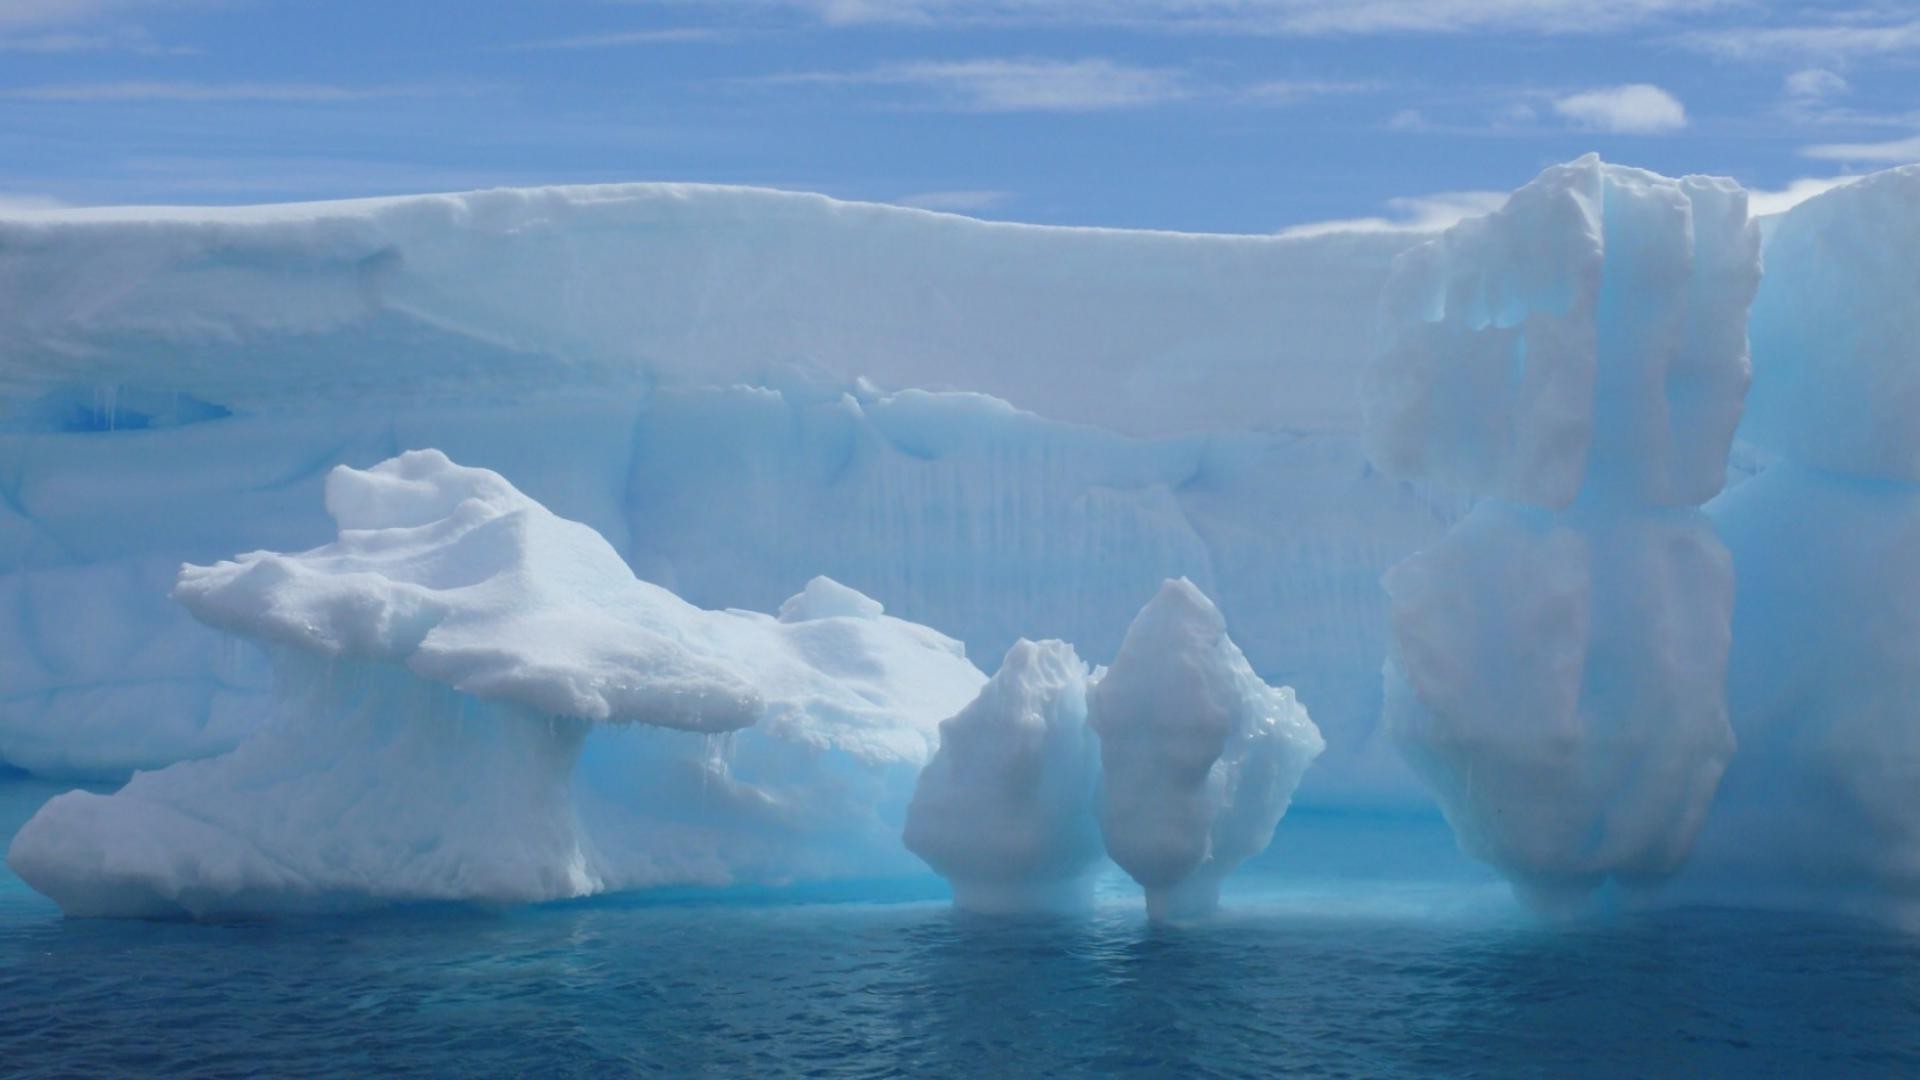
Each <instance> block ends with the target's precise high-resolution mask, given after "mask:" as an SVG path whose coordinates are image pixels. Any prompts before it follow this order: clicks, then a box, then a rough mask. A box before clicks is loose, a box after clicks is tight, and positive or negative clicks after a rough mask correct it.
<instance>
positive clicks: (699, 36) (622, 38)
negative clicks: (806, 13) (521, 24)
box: [506, 26, 733, 52]
mask: <svg viewBox="0 0 1920 1080" xmlns="http://www.w3.org/2000/svg"><path fill="white" fill-rule="evenodd" d="M732 37H733V35H732V34H730V33H728V32H726V31H724V30H720V29H717V28H714V27H707V26H674V27H667V28H664V29H656V30H621V31H615V32H612V33H606V34H581V35H578V36H575V37H560V38H544V39H542V40H539V41H522V42H519V43H517V44H513V45H509V46H506V48H507V49H509V50H512V51H518V52H538V51H545V50H552V49H560V50H568V49H625V48H634V47H639V46H647V45H684V44H707V43H714V42H721V41H728V40H731V39H732Z"/></svg>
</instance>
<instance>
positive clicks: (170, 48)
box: [0, 26, 199, 56]
mask: <svg viewBox="0 0 1920 1080" xmlns="http://www.w3.org/2000/svg"><path fill="white" fill-rule="evenodd" d="M198 51H199V50H197V49H191V48H188V47H186V46H183V45H167V44H163V43H161V42H158V41H155V40H154V39H153V38H152V37H150V36H148V34H147V33H146V31H144V30H141V29H140V28H139V27H132V26H128V27H114V28H112V29H109V30H105V31H102V32H98V33H94V32H86V33H78V32H65V33H40V34H24V35H22V34H11V35H7V34H0V53H42V54H57V53H97V52H120V53H133V54H135V55H139V56H191V55H194V54H195V53H197V52H198Z"/></svg>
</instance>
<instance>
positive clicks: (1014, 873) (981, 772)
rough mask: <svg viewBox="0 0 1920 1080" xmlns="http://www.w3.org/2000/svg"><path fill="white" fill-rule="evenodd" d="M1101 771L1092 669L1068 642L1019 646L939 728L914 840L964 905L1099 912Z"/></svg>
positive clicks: (913, 813) (913, 807)
mask: <svg viewBox="0 0 1920 1080" xmlns="http://www.w3.org/2000/svg"><path fill="white" fill-rule="evenodd" d="M1099 777H1100V751H1099V746H1098V744H1097V742H1096V741H1095V739H1094V736H1093V732H1092V731H1091V730H1090V729H1089V728H1088V727H1087V667H1086V664H1085V663H1083V662H1082V661H1081V659H1080V657H1079V656H1078V655H1076V654H1075V653H1074V651H1073V646H1071V645H1068V644H1067V643H1065V642H1063V641H1041V642H1033V641H1024V640H1023V641H1018V642H1015V643H1014V646H1013V648H1011V649H1009V650H1007V656H1006V659H1005V660H1003V661H1002V662H1001V664H1000V670H999V671H998V672H996V673H995V674H994V676H993V678H992V679H991V680H989V681H988V682H987V685H986V686H984V687H982V688H981V690H980V696H979V697H977V698H975V699H974V700H973V702H972V703H971V704H969V705H968V706H967V707H966V708H964V709H962V710H960V712H959V713H957V714H956V715H954V716H953V717H952V718H951V719H948V720H945V721H943V722H942V723H941V724H940V749H939V751H938V752H937V753H935V754H934V756H933V760H932V761H929V762H928V763H927V767H926V769H925V770H924V771H922V772H921V774H920V781H919V786H918V787H917V788H916V789H915V790H914V793H913V802H912V803H911V804H910V805H909V806H908V807H907V828H906V834H905V839H906V844H907V847H908V848H909V849H910V850H911V851H913V853H914V854H916V855H918V856H920V857H921V858H923V859H925V860H926V861H927V863H928V865H930V866H932V867H933V868H934V870H936V871H938V872H939V873H940V875H941V876H942V877H945V878H946V879H947V880H948V881H949V882H951V883H952V885H953V899H954V904H955V906H957V907H960V908H964V909H967V910H970V911H978V912H987V913H1005V912H1022V911H1071V910H1078V909H1085V908H1088V907H1091V906H1092V904H1093V874H1094V872H1095V870H1096V869H1097V868H1098V866H1099V864H1100V861H1101V855H1102V850H1101V846H1100V830H1099V825H1098V824H1097V822H1096V821H1095V818H1094V790H1095V787H1096V786H1097V784H1098V783H1099Z"/></svg>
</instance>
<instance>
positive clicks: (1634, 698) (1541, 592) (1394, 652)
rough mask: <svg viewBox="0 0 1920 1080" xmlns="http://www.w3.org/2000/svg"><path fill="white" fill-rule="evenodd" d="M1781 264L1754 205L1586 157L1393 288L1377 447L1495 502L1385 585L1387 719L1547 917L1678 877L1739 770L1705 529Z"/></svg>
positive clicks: (1719, 573)
mask: <svg viewBox="0 0 1920 1080" xmlns="http://www.w3.org/2000/svg"><path fill="white" fill-rule="evenodd" d="M1759 257H1760V241H1759V231H1758V229H1757V228H1756V227H1755V225H1754V224H1753V223H1752V222H1751V221H1750V220H1749V218H1748V215H1747V208H1746V194H1745V192H1743V191H1741V190H1740V189H1739V188H1738V187H1737V186H1735V185H1733V184H1732V183H1731V182H1728V181H1717V180H1707V179H1702V178H1687V179H1684V180H1669V179H1667V178H1665V177H1660V176H1656V175H1654V174H1652V173H1648V172H1643V171H1641V170H1637V169H1626V168H1621V167H1619V166H1613V165H1606V164H1603V163H1602V162H1601V161H1600V160H1599V158H1597V157H1593V156H1588V157H1585V158H1582V159H1580V160H1579V161H1576V162H1573V163H1571V164H1568V165H1562V166H1556V167H1554V168H1551V169H1548V170H1546V171H1545V172H1544V173H1542V174H1541V176H1540V178H1539V179H1537V180H1535V181H1534V182H1533V183H1531V184H1529V185H1527V186H1526V187H1525V188H1522V189H1521V190H1520V191H1519V192H1517V193H1515V195H1514V196H1513V198H1512V199H1511V200H1510V201H1509V202H1508V204H1507V205H1506V206H1505V207H1503V208H1502V209H1500V210H1498V211H1495V212H1494V213H1492V214H1489V215H1487V216H1486V217H1484V218H1479V219H1473V220H1469V221H1466V222H1462V223H1461V224H1460V225H1458V226H1455V227H1454V228H1453V229H1450V230H1449V231H1448V232H1447V233H1446V234H1444V235H1443V236H1442V237H1441V238H1439V239H1437V240H1434V241H1432V242H1429V243H1428V244H1425V245H1422V246H1421V247H1420V248H1417V249H1415V250H1414V251H1412V252H1410V253H1408V255H1407V256H1406V257H1405V258H1404V259H1403V260H1402V262H1401V265H1400V267H1399V269H1398V270H1397V271H1396V273H1395V276H1394V278H1393V281H1392V282H1391V283H1390V284H1389V285H1388V288H1387V296H1388V301H1387V303H1386V305H1385V313H1386V320H1387V329H1386V334H1385V342H1384V344H1383V347H1382V351H1381V354H1380V356H1379V357H1378V359H1377V361H1376V363H1375V365H1374V367H1373V368H1372V370H1371V371H1370V373H1369V376H1368V386H1369V390H1370V398H1369V402H1368V411H1367V420H1368V429H1367V435H1368V445H1369V447H1370V448H1372V450H1373V452H1374V453H1375V455H1376V460H1378V461H1379V463H1380V464H1381V465H1382V467H1383V468H1387V469H1389V470H1391V471H1395V472H1398V473H1400V474H1402V475H1406V476H1409V477H1428V478H1432V479H1435V480H1438V481H1442V482H1447V483H1453V484H1457V485H1460V486H1462V487H1464V488H1466V489H1468V490H1471V491H1474V492H1476V493H1479V494H1482V495H1485V496H1488V498H1487V500H1486V501H1484V502H1482V503H1480V505H1479V506H1477V507H1476V508H1475V509H1474V511H1473V512H1472V514H1471V515H1469V516H1468V517H1467V518H1466V520H1465V521H1463V522H1461V523H1460V524H1459V525H1457V526H1456V527H1455V528H1454V530H1453V531H1452V532H1451V533H1449V534H1448V535H1447V537H1446V538H1445V539H1444V540H1441V541H1440V542H1438V543H1437V544H1434V545H1432V546H1430V547H1428V548H1426V549H1424V550H1422V551H1421V552H1419V553H1418V554H1416V555H1414V556H1412V557H1411V558H1409V559H1408V560H1406V561H1405V562H1402V563H1401V564H1399V565H1398V566H1396V567H1394V568H1393V570H1391V571H1389V572H1388V574H1387V576H1386V579H1385V584H1386V588H1387V592H1388V594H1389V596H1390V598H1391V618H1392V620H1393V622H1392V637H1391V641H1392V644H1391V648H1390V652H1389V660H1388V664H1387V669H1386V683H1387V697H1386V709H1385V723H1386V726H1387V728H1388V729H1389V730H1390V731H1391V732H1392V733H1393V735H1394V737H1395V739H1396V741H1397V742H1398V743H1399V744H1400V745H1401V746H1402V748H1403V749H1404V751H1405V752H1406V754H1407V757H1408V759H1409V760H1410V761H1411V762H1412V763H1413V764H1414V765H1415V767H1416V769H1417V770H1418V771H1419V772H1420V773H1421V774H1422V775H1423V776H1424V777H1425V778H1426V780H1427V782H1428V784H1429V786H1430V787H1431V788H1432V790H1433V792H1434V794H1435V796H1436V797H1437V798H1438V800H1439V802H1440V805H1441V808H1442V810H1443V811H1444V812H1445V813H1446V815H1447V819H1448V820H1449V821H1450V822H1451V823H1452V824H1453V826H1454V830H1455V832H1456V834H1457V835H1458V837H1459V840H1460V844H1461V847H1462V848H1463V849H1464V850H1466V851H1467V852H1468V853H1469V854H1472V855H1475V856H1477V857H1479V858H1482V859H1485V860H1486V861H1488V862H1490V863H1492V864H1493V865H1495V866H1497V867H1499V868H1500V869H1501V870H1502V871H1503V872H1504V873H1506V874H1507V875H1508V877H1509V878H1511V879H1512V880H1513V881H1514V883H1515V885H1516V887H1517V888H1518V889H1519V891H1520V892H1521V893H1522V894H1523V895H1524V896H1526V897H1527V898H1528V899H1529V900H1531V901H1533V902H1535V903H1536V904H1538V905H1540V906H1542V907H1546V908H1551V909H1558V910H1564V909H1568V908H1571V907H1575V906H1578V905H1579V904H1580V903H1582V902H1583V901H1584V899H1585V897H1586V896H1587V894H1588V893H1589V892H1591V891H1592V890H1593V889H1594V888H1595V887H1596V886H1598V885H1600V884H1601V883H1602V882H1603V881H1605V880H1606V879H1607V878H1608V877H1615V878H1618V879H1620V880H1622V881H1623V882H1626V883H1628V884H1636V885H1637V884H1645V883H1647V882H1650V881H1658V880H1660V879H1663V878H1665V877H1667V876H1669V875H1671V874H1672V873H1673V872H1674V871H1676V870H1677V869H1679V867H1680V865H1681V863H1682V862H1683V861H1684V859H1685V858H1686V856H1687V854H1688V852H1689V851H1690V850H1691V847H1692V844H1693V841H1694V838H1695V836H1696V835H1697V833H1698V831H1699V828H1700V826H1701V823H1702V821H1703V820H1704V818H1705V815H1706V811H1707V807H1708V805H1709V803H1710V801H1711V800H1712V798H1713V795H1714V791H1715V789H1716V787H1717V785H1718V783H1719V780H1720V776H1721V774H1722V772H1723V771H1724V769H1725V768H1726V764H1727V761H1728V758H1729V757H1730V756H1731V755H1732V753H1733V749H1734V738H1733V733H1732V730H1731V728H1730V726H1729V724H1728V719H1727V708H1726V700H1725V676H1726V670H1727V654H1728V649H1729V647H1730V638H1731V630H1730V624H1731V620H1732V617H1733V606H1734V581H1733V573H1732V570H1731V566H1730V560H1729V558H1728V556H1727V553H1726V550H1725V548H1724V547H1722V545H1721V544H1720V542H1719V540H1718V539H1717V538H1716V536H1715V535H1714V532H1713V529H1712V527H1711V525H1710V524H1709V523H1708V521H1707V519H1706V518H1705V517H1704V516H1702V515H1701V514H1700V513H1699V512H1698V511H1697V510H1695V509H1692V508H1691V507H1692V506H1693V505H1694V504H1697V503H1700V502H1702V501H1704V500H1706V499H1707V498H1708V497H1710V496H1711V495H1713V494H1714V493H1715V492H1717V491H1718V490H1719V489H1720V487H1721V485H1722V483H1723V481H1724V478H1725V476H1726V473H1727V455H1728V450H1729V445H1730V442H1731V439H1732V436H1733V431H1734V427H1735V424H1736V423H1737V421H1738V419H1739V417H1740V413H1741V403H1742V398H1743V395H1744V394H1745V391H1746V388H1747V382H1748V369H1749V363H1748V356H1747V340H1746V315H1747V307H1748V304H1749V302H1750V301H1751V299H1752V297H1753V293H1754V289H1755V287H1756V285H1757V282H1758V280H1759V274H1760V265H1759Z"/></svg>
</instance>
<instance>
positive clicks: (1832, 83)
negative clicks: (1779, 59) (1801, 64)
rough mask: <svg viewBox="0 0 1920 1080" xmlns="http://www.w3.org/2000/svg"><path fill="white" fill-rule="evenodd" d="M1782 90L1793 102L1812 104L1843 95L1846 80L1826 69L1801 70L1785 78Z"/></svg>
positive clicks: (1845, 88) (1845, 89) (1845, 90)
mask: <svg viewBox="0 0 1920 1080" xmlns="http://www.w3.org/2000/svg"><path fill="white" fill-rule="evenodd" d="M1782 89H1783V90H1784V91H1785V92H1786V95H1787V97H1788V98H1789V99H1791V100H1793V101H1796V102H1800V103H1802V104H1814V103H1818V102H1822V101H1826V100H1829V99H1831V98H1837V97H1840V96H1841V95H1843V94H1845V93H1846V92H1847V80H1846V79H1844V78H1841V77H1840V76H1839V75H1836V74H1835V73H1833V72H1831V71H1828V70H1827V69H1826V68H1802V69H1801V70H1799V71H1796V72H1793V73H1792V74H1790V75H1788V76H1787V78H1786V82H1785V83H1784V84H1783V85H1782Z"/></svg>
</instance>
